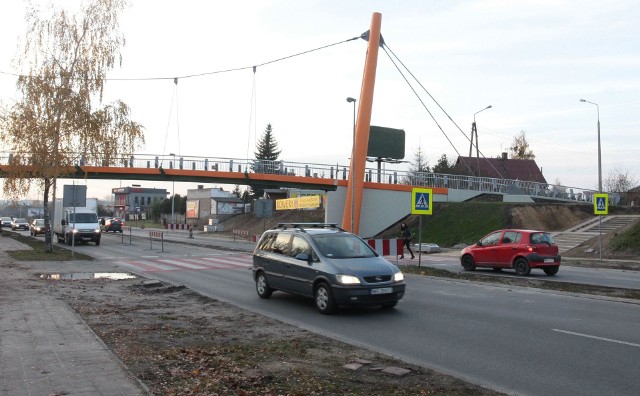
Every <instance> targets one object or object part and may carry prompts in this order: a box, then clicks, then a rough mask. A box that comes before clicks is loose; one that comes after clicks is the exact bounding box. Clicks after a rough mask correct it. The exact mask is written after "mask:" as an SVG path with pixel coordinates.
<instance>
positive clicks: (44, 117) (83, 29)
mask: <svg viewBox="0 0 640 396" xmlns="http://www.w3.org/2000/svg"><path fill="white" fill-rule="evenodd" d="M126 4H127V3H126V0H93V1H90V2H88V3H85V4H83V5H82V7H81V8H80V10H79V11H78V13H77V14H70V13H68V12H67V11H65V10H64V9H62V8H55V7H54V6H53V5H50V6H49V7H48V9H47V10H46V12H41V11H40V10H39V9H38V8H37V7H36V6H35V5H34V4H32V3H29V5H28V10H27V14H26V18H25V19H26V22H27V31H26V34H25V36H24V43H23V44H22V46H21V51H20V52H19V53H18V55H17V57H16V61H15V63H16V66H17V67H18V68H19V70H21V73H22V74H21V75H20V77H18V81H17V88H18V90H19V92H20V94H21V98H20V99H19V100H18V101H16V102H15V103H14V104H12V105H7V106H5V107H3V108H1V109H0V130H1V131H2V134H1V137H0V143H1V144H2V146H3V149H4V150H9V151H11V153H12V157H11V165H12V166H11V167H10V168H7V169H8V170H7V172H6V173H5V174H4V193H5V195H7V196H9V197H13V198H15V197H21V196H24V195H26V194H27V193H28V192H29V191H30V189H31V188H32V187H33V186H35V187H36V188H38V189H39V190H41V191H42V192H43V197H44V211H45V222H46V223H45V224H46V227H47V229H49V230H50V228H51V227H50V221H49V220H50V219H49V213H48V202H49V193H50V191H51V190H52V189H53V200H54V201H55V198H56V197H55V194H56V193H55V191H56V188H55V187H56V181H57V178H59V177H63V176H65V175H69V173H70V172H73V171H74V169H75V168H74V166H75V165H77V164H80V163H82V162H84V163H87V164H90V163H93V164H98V165H103V164H108V163H109V162H110V161H112V160H111V159H112V158H115V157H117V156H118V155H120V156H123V155H124V154H127V153H133V152H134V150H135V149H136V148H138V147H140V146H141V145H142V144H143V143H144V135H143V128H142V126H141V125H140V124H138V123H136V122H134V121H132V120H130V118H129V107H128V106H127V105H126V104H125V103H124V102H122V101H116V102H115V103H112V104H108V105H102V94H103V90H104V86H105V80H106V77H107V72H108V71H109V70H111V69H113V68H114V66H116V64H120V62H121V56H120V49H121V48H122V47H123V46H124V43H125V39H124V36H123V35H122V34H121V33H120V32H119V26H118V17H119V14H120V13H121V12H122V10H123V9H124V7H125V6H126ZM46 235H47V236H46V244H45V245H46V251H48V252H51V251H53V246H52V238H51V232H48V233H47V234H46Z"/></svg>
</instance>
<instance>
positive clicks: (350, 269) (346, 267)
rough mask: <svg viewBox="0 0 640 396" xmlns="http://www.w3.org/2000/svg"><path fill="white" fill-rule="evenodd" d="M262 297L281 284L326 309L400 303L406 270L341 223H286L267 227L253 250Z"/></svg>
mask: <svg viewBox="0 0 640 396" xmlns="http://www.w3.org/2000/svg"><path fill="white" fill-rule="evenodd" d="M253 278H254V280H255V282H256V291H257V293H258V296H260V297H261V298H269V297H271V295H272V293H273V292H274V291H276V290H281V291H285V292H289V293H294V294H298V295H302V296H305V297H312V298H313V300H314V301H315V305H316V308H317V309H318V311H320V313H322V314H331V313H334V312H335V311H336V310H337V309H338V307H340V306H345V305H350V306H381V307H386V308H391V307H395V306H396V304H397V303H398V301H399V300H400V299H401V298H402V297H403V296H404V293H405V283H404V275H403V274H402V272H401V271H400V269H399V268H398V267H396V266H395V265H393V264H391V263H390V262H389V261H387V260H386V259H384V258H383V257H381V256H379V255H378V254H377V253H376V252H375V251H374V250H373V249H372V248H371V247H370V246H369V245H368V244H367V243H366V242H365V241H363V240H362V239H360V237H358V236H357V235H354V234H352V233H350V232H347V231H345V230H343V229H341V228H339V227H338V226H336V225H335V224H320V223H299V224H291V223H282V224H279V225H278V226H277V227H275V228H274V229H271V230H267V231H265V232H264V233H263V234H262V236H261V237H260V240H259V242H258V244H257V245H256V248H255V250H254V252H253Z"/></svg>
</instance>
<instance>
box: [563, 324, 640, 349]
mask: <svg viewBox="0 0 640 396" xmlns="http://www.w3.org/2000/svg"><path fill="white" fill-rule="evenodd" d="M551 330H552V331H557V332H558V333H565V334H571V335H575V336H579V337H585V338H593V339H594V340H600V341H608V342H615V343H616V344H622V345H629V346H632V347H636V348H640V344H635V343H633V342H627V341H620V340H614V339H611V338H605V337H598V336H593V335H589V334H582V333H575V332H573V331H567V330H560V329H551Z"/></svg>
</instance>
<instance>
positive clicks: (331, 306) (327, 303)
mask: <svg viewBox="0 0 640 396" xmlns="http://www.w3.org/2000/svg"><path fill="white" fill-rule="evenodd" d="M313 299H314V300H315V302H316V308H317V309H318V311H320V313H321V314H324V315H329V314H332V313H334V312H336V309H337V308H338V307H337V306H336V302H335V300H334V299H333V293H332V292H331V287H329V285H328V284H327V283H325V282H322V283H320V284H318V286H316V289H315V290H314V292H313Z"/></svg>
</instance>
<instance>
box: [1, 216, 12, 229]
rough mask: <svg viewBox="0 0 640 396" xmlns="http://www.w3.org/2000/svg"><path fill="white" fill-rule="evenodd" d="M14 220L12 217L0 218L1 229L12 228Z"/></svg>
mask: <svg viewBox="0 0 640 396" xmlns="http://www.w3.org/2000/svg"><path fill="white" fill-rule="evenodd" d="M12 222H13V219H12V218H11V217H0V227H7V228H9V227H11V223H12Z"/></svg>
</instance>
